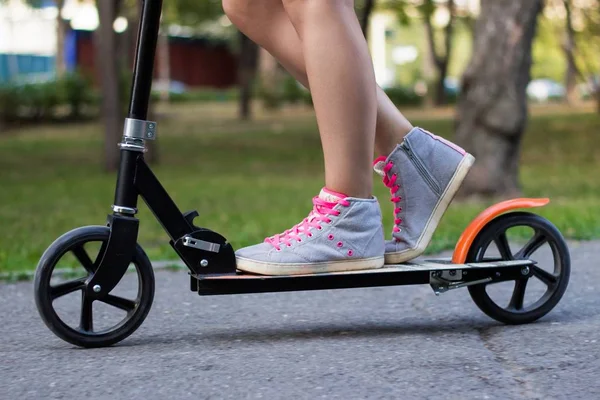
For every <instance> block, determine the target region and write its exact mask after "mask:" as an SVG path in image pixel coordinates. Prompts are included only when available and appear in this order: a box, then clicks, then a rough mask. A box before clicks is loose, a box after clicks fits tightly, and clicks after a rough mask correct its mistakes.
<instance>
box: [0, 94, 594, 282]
mask: <svg viewBox="0 0 600 400" xmlns="http://www.w3.org/2000/svg"><path fill="white" fill-rule="evenodd" d="M178 108H179V107H178ZM538 110H539V108H538ZM171 113H176V114H171ZM169 114H171V115H173V117H171V118H166V119H164V120H163V121H162V122H161V132H162V134H161V136H160V138H159V140H160V147H161V159H162V162H161V165H160V166H157V167H156V170H155V173H156V174H157V176H159V177H160V180H161V182H162V183H163V185H165V188H166V189H167V190H168V192H169V193H170V194H171V195H172V196H173V198H174V200H175V201H176V202H177V204H178V205H179V206H180V207H181V209H184V210H188V209H197V210H199V211H200V213H201V215H202V225H203V226H205V227H207V228H210V229H214V230H217V231H218V232H220V233H222V234H223V235H224V236H225V237H227V238H228V239H229V240H230V241H231V243H232V245H233V246H234V247H235V248H239V247H241V246H246V245H249V244H255V243H259V242H260V241H262V240H263V239H264V237H266V236H268V235H272V234H274V233H275V232H281V231H283V230H285V229H288V228H289V227H290V226H291V224H293V223H296V222H297V221H299V220H300V219H301V218H304V217H305V216H306V214H307V213H308V211H309V210H310V207H312V205H311V203H310V199H311V197H312V196H314V194H315V193H316V192H317V191H318V190H319V189H320V187H321V186H322V184H323V183H322V182H323V159H322V149H321V142H320V139H319V135H318V131H317V129H316V124H315V122H314V119H313V117H312V116H310V117H307V116H296V115H293V116H282V117H281V118H278V119H277V120H276V121H277V124H276V125H278V126H274V120H273V119H272V118H269V119H266V120H262V121H260V120H257V121H238V120H236V119H235V118H234V116H235V105H232V106H229V105H203V106H202V107H198V106H196V105H189V106H185V107H183V108H180V109H179V110H175V109H173V110H170V112H169ZM536 114H537V113H536V110H533V115H532V118H531V123H530V124H529V125H528V128H527V133H526V135H525V138H524V142H523V147H522V157H521V170H520V171H521V172H520V177H521V181H522V184H523V190H524V193H523V195H524V196H526V197H550V198H551V200H552V202H551V203H550V204H549V205H548V206H547V207H543V208H540V209H536V210H535V212H536V213H540V214H541V215H543V216H545V217H548V218H550V220H551V221H552V222H553V223H554V224H556V225H557V227H558V228H559V229H560V230H561V232H563V234H564V235H565V236H566V237H567V238H569V239H591V238H598V237H600V213H598V210H599V209H600V180H598V179H597V178H598V176H597V175H598V172H597V171H599V170H600V158H598V155H597V151H596V147H594V146H590V143H594V141H595V140H596V136H597V134H596V132H597V131H598V129H600V117H598V116H597V115H594V114H591V113H581V112H578V113H577V114H567V113H565V110H553V111H552V113H551V115H546V116H544V115H536ZM423 115H424V114H423V113H421V118H417V116H416V115H410V114H408V115H407V117H409V119H410V120H411V121H413V123H414V124H415V125H419V126H424V127H427V128H428V129H430V130H432V131H433V132H435V133H436V134H439V135H442V136H444V137H448V138H450V139H452V131H453V125H454V121H453V120H452V118H451V117H444V116H443V115H442V116H441V117H440V116H439V115H435V114H431V115H429V116H428V117H429V118H428V119H423ZM101 132H102V130H101V127H100V125H99V124H97V123H94V124H76V125H72V126H60V127H52V126H40V127H35V128H32V129H28V130H26V131H24V132H23V134H22V135H11V136H5V137H0V160H2V166H3V167H2V168H1V169H0V188H2V190H0V221H2V230H0V273H5V272H14V271H22V270H32V269H33V268H35V265H36V263H37V262H38V260H39V258H40V257H41V255H42V253H43V251H44V249H45V248H46V247H47V246H48V245H50V243H52V241H53V240H54V239H55V238H57V237H58V236H59V235H61V234H62V233H64V232H66V231H67V230H71V229H73V228H75V227H77V226H82V225H90V224H102V223H104V218H105V215H106V210H107V208H109V206H110V204H112V203H111V202H112V201H113V198H112V197H113V195H114V186H115V175H114V174H106V173H103V172H102V171H101V169H100V168H99V165H101V163H102V160H101V157H102V154H101V151H99V149H101V148H102V146H103V144H104V143H103V136H102V134H101ZM224 160H234V162H224ZM199 188H202V190H199ZM374 190H375V191H374V195H376V196H377V197H378V198H379V199H380V200H381V206H382V213H383V222H384V225H385V232H386V233H387V235H388V236H389V232H391V228H392V227H391V221H392V219H393V216H392V211H393V207H392V206H391V204H390V203H389V202H388V201H387V200H386V199H388V198H389V190H388V189H387V188H386V187H385V186H384V185H383V184H381V182H380V181H378V182H375V186H374ZM40 193H43V195H40ZM240 193H250V195H248V196H240ZM491 203H492V201H485V202H483V203H458V202H455V203H453V204H452V205H451V207H450V208H449V209H448V212H447V214H446V215H445V216H444V218H443V220H442V221H441V224H440V226H439V228H438V229H437V230H436V232H435V235H434V237H433V242H432V244H431V246H430V247H429V248H428V251H429V252H430V251H438V250H443V249H451V248H452V246H453V245H454V244H455V243H456V240H457V239H458V237H459V236H460V234H461V232H462V230H463V229H464V228H465V227H466V226H467V224H468V223H469V222H470V221H471V219H472V218H474V217H475V216H476V215H477V214H478V213H479V212H481V211H482V210H483V209H484V208H485V207H487V206H488V205H490V204H491ZM139 218H140V221H141V226H140V235H139V237H140V244H141V245H142V246H144V248H145V250H146V251H147V252H148V253H149V256H150V257H151V259H153V260H159V259H176V257H177V255H176V254H175V252H174V251H173V249H172V247H171V246H170V245H169V244H168V240H169V239H168V236H167V235H166V234H165V233H164V231H163V230H162V227H161V226H160V225H159V224H158V223H157V222H156V220H155V219H154V217H153V216H152V214H151V213H150V211H149V210H148V208H147V207H146V206H145V205H144V204H143V203H140V214H139Z"/></svg>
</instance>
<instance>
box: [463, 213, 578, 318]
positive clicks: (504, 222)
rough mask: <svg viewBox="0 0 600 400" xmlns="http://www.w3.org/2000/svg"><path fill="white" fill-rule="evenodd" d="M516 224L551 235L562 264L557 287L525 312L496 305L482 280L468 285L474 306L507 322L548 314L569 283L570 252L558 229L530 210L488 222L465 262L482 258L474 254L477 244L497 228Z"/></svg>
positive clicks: (489, 241) (485, 240) (477, 248)
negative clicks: (545, 298)
mask: <svg viewBox="0 0 600 400" xmlns="http://www.w3.org/2000/svg"><path fill="white" fill-rule="evenodd" d="M524 222H526V224H524ZM516 226H531V227H534V228H538V229H540V230H542V231H543V232H544V233H545V234H546V235H547V236H548V237H549V238H551V239H550V240H549V241H548V242H553V243H554V246H556V247H553V246H552V245H551V246H550V247H551V249H552V253H553V255H554V260H555V262H556V259H557V257H558V259H559V262H560V263H562V265H561V273H560V276H559V278H558V287H557V288H556V290H555V291H554V293H553V294H552V295H551V296H550V298H549V299H548V300H547V301H546V302H545V303H543V304H542V305H541V306H539V307H538V308H535V309H533V310H531V311H528V312H525V313H514V312H511V311H507V310H505V309H503V308H502V307H500V306H498V305H497V304H496V303H495V302H494V301H493V300H492V299H491V298H490V297H489V295H488V294H487V292H486V291H485V284H481V285H474V286H469V288H468V289H469V294H470V295H471V298H472V299H473V301H474V302H475V304H476V305H477V307H479V309H480V310H481V311H483V312H484V313H485V314H486V315H488V316H489V317H491V318H493V319H495V320H496V321H499V322H502V323H505V324H508V325H519V324H527V323H531V322H534V321H536V320H538V319H540V318H541V317H543V316H544V315H546V314H548V313H549V312H550V311H551V310H552V309H553V308H554V307H555V306H556V305H557V304H558V302H559V301H560V299H561V298H562V297H563V295H564V293H565V291H566V289H567V286H568V284H569V277H570V274H571V256H570V252H569V248H568V247H567V244H566V242H565V240H564V238H563V236H562V234H561V233H560V231H559V230H558V229H557V228H556V226H554V225H553V224H552V223H551V222H550V221H548V220H547V219H545V218H543V217H541V216H539V215H536V214H533V213H529V212H512V213H508V214H504V215H501V216H499V217H497V218H496V219H494V220H492V221H491V222H490V223H488V225H486V226H485V227H484V228H483V229H482V230H481V232H480V233H479V234H478V235H477V237H476V238H475V240H474V241H473V244H472V245H471V248H470V249H469V253H468V255H467V262H478V261H481V260H480V259H478V257H477V253H478V250H479V248H480V247H482V246H484V245H486V243H488V244H489V243H491V240H492V238H493V237H494V236H495V234H496V233H497V232H499V231H502V230H504V231H506V230H507V229H509V228H511V227H516ZM483 254H485V252H483ZM529 279H532V278H529Z"/></svg>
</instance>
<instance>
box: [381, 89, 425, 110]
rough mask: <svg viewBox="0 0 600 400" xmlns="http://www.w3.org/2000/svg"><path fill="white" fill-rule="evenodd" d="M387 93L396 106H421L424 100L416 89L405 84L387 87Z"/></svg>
mask: <svg viewBox="0 0 600 400" xmlns="http://www.w3.org/2000/svg"><path fill="white" fill-rule="evenodd" d="M385 93H386V94H387V96H388V97H389V98H390V100H391V101H392V103H394V104H395V105H396V106H420V105H422V104H423V100H424V99H423V97H422V96H419V95H418V94H417V93H415V91H414V90H412V89H410V88H408V87H405V86H396V87H392V88H387V89H385Z"/></svg>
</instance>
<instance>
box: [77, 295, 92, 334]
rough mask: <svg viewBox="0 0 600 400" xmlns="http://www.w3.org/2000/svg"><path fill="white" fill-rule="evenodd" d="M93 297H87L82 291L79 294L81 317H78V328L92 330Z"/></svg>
mask: <svg viewBox="0 0 600 400" xmlns="http://www.w3.org/2000/svg"><path fill="white" fill-rule="evenodd" d="M93 301H94V300H93V299H91V298H89V297H88V296H86V295H85V292H83V294H82V296H81V318H80V319H79V328H80V329H81V330H84V331H86V332H92V331H93V330H94V318H93V316H92V303H93Z"/></svg>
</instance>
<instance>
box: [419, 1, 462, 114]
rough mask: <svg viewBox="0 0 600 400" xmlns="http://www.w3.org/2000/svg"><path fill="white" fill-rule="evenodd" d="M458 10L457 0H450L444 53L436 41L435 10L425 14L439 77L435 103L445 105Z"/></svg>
mask: <svg viewBox="0 0 600 400" xmlns="http://www.w3.org/2000/svg"><path fill="white" fill-rule="evenodd" d="M455 12H456V4H455V0H448V13H449V15H450V19H449V20H448V25H446V28H445V29H444V53H443V54H439V53H438V50H437V47H436V43H435V33H434V29H433V22H432V18H433V11H431V10H428V12H427V13H426V14H425V15H424V23H425V32H426V33H427V42H428V45H429V55H430V57H431V60H432V64H433V65H434V66H435V69H436V71H437V78H436V83H435V93H434V98H433V99H434V105H435V106H443V105H445V104H446V103H447V98H446V85H445V82H446V77H447V76H448V66H449V65H450V57H451V55H452V39H453V36H454V19H455V18H454V17H455Z"/></svg>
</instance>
